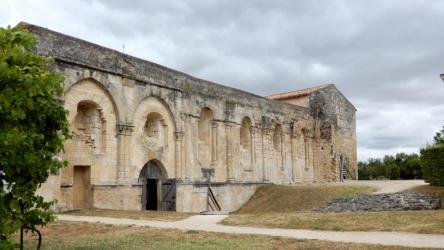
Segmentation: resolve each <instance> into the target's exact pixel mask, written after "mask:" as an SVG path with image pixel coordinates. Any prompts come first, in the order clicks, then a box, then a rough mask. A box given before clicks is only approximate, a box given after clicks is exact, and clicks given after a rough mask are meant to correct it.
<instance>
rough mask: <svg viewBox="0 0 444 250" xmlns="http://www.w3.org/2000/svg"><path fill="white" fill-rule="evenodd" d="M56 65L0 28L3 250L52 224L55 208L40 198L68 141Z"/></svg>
mask: <svg viewBox="0 0 444 250" xmlns="http://www.w3.org/2000/svg"><path fill="white" fill-rule="evenodd" d="M52 63H53V59H50V58H46V57H43V56H40V55H38V54H37V53H36V52H35V38H34V36H33V35H32V34H31V33H30V32H28V31H26V30H23V29H20V28H10V27H8V28H6V29H5V28H0V248H3V249H8V248H13V247H16V246H17V243H16V242H15V241H14V240H13V239H11V236H12V235H13V234H14V233H15V232H17V231H20V243H21V244H20V247H21V248H23V233H24V231H28V230H30V231H32V232H33V233H37V234H38V235H39V244H38V247H40V245H41V235H40V232H39V231H38V229H37V226H42V225H45V224H47V223H48V222H51V221H52V220H53V215H52V213H51V212H50V211H49V208H50V206H51V204H52V203H51V202H45V201H44V200H43V197H42V196H40V195H37V194H36V191H37V189H38V188H39V187H40V186H41V184H42V183H44V182H45V181H46V179H47V178H48V176H49V175H50V174H51V173H55V172H56V171H57V170H58V169H60V168H61V167H63V166H64V162H62V161H59V160H57V157H56V156H57V154H58V153H59V152H61V151H62V150H63V140H64V139H65V138H67V137H68V136H69V132H68V122H67V118H66V111H65V110H64V108H63V106H62V105H61V103H60V101H59V100H57V98H56V96H61V95H62V92H63V86H62V82H63V76H62V75H60V74H58V73H55V72H52V71H51V70H50V66H51V65H52Z"/></svg>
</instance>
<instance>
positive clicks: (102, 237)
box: [25, 222, 410, 250]
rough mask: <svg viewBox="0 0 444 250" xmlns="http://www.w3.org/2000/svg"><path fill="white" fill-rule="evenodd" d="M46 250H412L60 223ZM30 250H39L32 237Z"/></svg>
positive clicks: (46, 236) (48, 234)
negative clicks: (35, 249)
mask: <svg viewBox="0 0 444 250" xmlns="http://www.w3.org/2000/svg"><path fill="white" fill-rule="evenodd" d="M42 234H43V246H42V249H57V250H67V249H77V250H79V249H119V250H120V249H131V250H137V249H160V250H162V249H165V250H166V249H168V250H169V249H172V250H174V249H181V250H186V249H193V250H195V249H202V250H203V249H259V250H260V249H313V250H314V249H387V250H388V249H395V250H401V249H410V248H403V247H392V246H387V247H384V246H378V245H365V244H349V243H335V242H328V241H317V240H297V239H288V238H281V237H268V236H255V235H235V234H222V233H209V232H200V231H180V230H173V229H171V230H168V229H153V228H139V227H129V226H109V225H103V224H90V223H76V222H57V223H54V224H51V225H49V226H47V227H45V228H43V229H42ZM25 243H26V245H27V246H26V249H33V248H34V247H35V240H34V239H33V238H30V237H28V238H27V239H26V241H25Z"/></svg>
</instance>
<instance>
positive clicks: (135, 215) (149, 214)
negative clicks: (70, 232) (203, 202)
mask: <svg viewBox="0 0 444 250" xmlns="http://www.w3.org/2000/svg"><path fill="white" fill-rule="evenodd" d="M62 214H66V215H80V216H101V217H113V218H128V219H142V220H160V221H176V220H182V219H185V218H187V217H189V216H191V215H193V214H192V213H179V212H169V211H123V210H109V209H86V210H73V211H67V212H63V213H62Z"/></svg>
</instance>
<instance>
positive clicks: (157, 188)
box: [139, 161, 176, 211]
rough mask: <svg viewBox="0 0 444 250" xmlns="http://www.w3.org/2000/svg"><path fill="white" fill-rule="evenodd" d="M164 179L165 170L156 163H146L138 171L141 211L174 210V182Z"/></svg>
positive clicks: (173, 180)
mask: <svg viewBox="0 0 444 250" xmlns="http://www.w3.org/2000/svg"><path fill="white" fill-rule="evenodd" d="M166 177H167V174H166V171H165V169H164V168H163V166H162V165H161V164H160V163H159V162H157V161H149V162H147V164H145V166H144V167H143V168H142V170H140V174H139V183H140V184H142V185H141V186H142V196H141V198H142V200H141V203H142V206H141V208H142V210H162V211H175V210H176V180H175V179H168V178H166Z"/></svg>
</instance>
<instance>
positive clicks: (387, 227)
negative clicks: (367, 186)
mask: <svg viewBox="0 0 444 250" xmlns="http://www.w3.org/2000/svg"><path fill="white" fill-rule="evenodd" d="M309 188H310V186H305V187H301V189H302V190H304V189H309ZM333 188H334V187H333ZM311 189H312V190H304V192H306V193H305V194H297V195H296V196H295V197H297V198H295V199H301V198H299V197H300V196H302V197H305V196H307V193H313V192H314V191H315V190H316V188H311ZM409 191H416V192H423V193H429V194H432V195H434V196H437V197H441V199H444V187H432V186H421V187H417V188H414V189H412V190H409ZM330 192H333V191H331V190H330ZM346 194H347V193H346ZM271 195H274V194H271ZM271 195H270V196H271ZM319 196H320V195H317V196H316V197H319ZM323 196H324V197H326V196H328V195H325V194H324V195H323ZM287 199H290V198H289V197H287ZM316 199H317V200H318V201H317V202H312V203H311V204H310V205H307V204H304V205H296V206H292V207H291V208H286V211H285V212H284V213H278V212H280V211H273V210H272V209H269V208H266V209H264V210H263V211H261V210H260V209H261V207H260V206H258V207H257V208H256V210H244V209H241V210H240V213H238V214H235V215H233V216H230V217H229V218H227V219H225V220H224V221H223V222H222V224H225V225H237V226H257V227H276V228H299V229H302V228H303V229H315V230H336V231H404V232H414V233H431V234H444V209H439V210H427V211H385V212H351V213H315V212H301V211H299V212H298V211H296V210H300V208H301V206H307V208H310V207H312V206H314V204H315V203H317V204H321V202H320V201H321V200H323V199H320V198H316ZM295 202H297V201H296V200H293V201H287V202H286V204H287V205H290V204H293V203H295ZM303 202H305V198H303V199H301V203H303ZM277 205H278V204H277ZM247 206H248V204H247ZM316 206H319V205H316ZM320 206H322V205H320ZM296 208H297V209H296ZM246 211H251V212H246ZM268 211H272V212H268ZM288 211H292V212H288ZM294 211H296V212H294Z"/></svg>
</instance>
